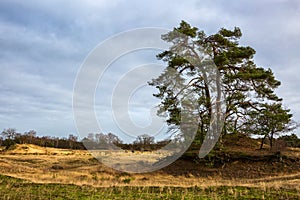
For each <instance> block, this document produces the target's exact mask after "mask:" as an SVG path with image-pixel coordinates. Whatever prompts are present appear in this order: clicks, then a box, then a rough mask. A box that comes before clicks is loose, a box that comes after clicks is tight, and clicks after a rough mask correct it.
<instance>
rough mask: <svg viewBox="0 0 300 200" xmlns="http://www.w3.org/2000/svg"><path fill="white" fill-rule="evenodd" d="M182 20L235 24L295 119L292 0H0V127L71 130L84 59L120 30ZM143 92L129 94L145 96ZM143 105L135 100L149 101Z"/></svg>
mask: <svg viewBox="0 0 300 200" xmlns="http://www.w3.org/2000/svg"><path fill="white" fill-rule="evenodd" d="M181 20H185V21H187V22H189V23H190V24H192V25H193V26H197V27H199V28H200V29H203V30H205V31H206V33H208V34H210V33H215V32H216V31H218V29H219V28H221V27H225V28H233V27H235V26H238V27H240V28H241V30H242V31H243V38H242V40H241V43H242V44H244V45H249V46H251V47H253V48H254V49H255V50H256V51H257V54H256V56H255V61H256V63H257V64H258V65H259V66H264V67H266V68H271V69H272V70H273V71H274V73H275V75H276V77H277V79H279V80H280V81H281V82H282V85H281V87H280V89H278V90H277V93H278V95H280V96H281V97H283V99H284V105H285V106H286V107H288V108H290V109H291V110H292V113H293V114H294V119H295V120H296V121H300V89H299V85H300V80H299V74H300V68H299V63H300V55H299V54H300V50H299V47H300V37H299V35H300V23H299V20H300V1H298V0H252V1H241V0H230V1H222V0H217V1H211V0H201V1H199V0H189V1H177V0H172V1H171V0H165V1H163V0H157V1H156V0H153V1H140V0H132V1H125V0H114V1H109V0H98V1H92V0H86V1H79V0H44V1H37V0H36V1H33V0H27V1H22V0H19V1H16V0H1V1H0V49H1V51H0V105H1V106H0V129H4V128H9V127H11V128H16V129H17V130H18V131H20V132H24V131H28V130H30V129H34V130H36V131H37V132H38V133H39V134H40V135H52V136H67V135H68V134H70V133H73V134H75V133H76V127H75V123H74V119H73V111H72V94H73V85H74V81H75V78H76V76H77V73H78V71H79V70H80V67H81V66H82V63H83V62H84V60H85V58H86V56H87V55H89V53H90V52H91V51H92V50H93V49H94V48H95V47H96V46H97V45H98V44H99V43H101V42H102V41H104V40H105V39H107V38H109V37H111V36H113V35H115V34H118V33H120V32H123V31H127V30H130V29H134V28H143V27H160V28H166V29H172V28H173V27H174V26H177V25H178V24H179V22H180V21H181ZM151 53H152V54H153V55H155V53H157V52H150V53H149V52H147V51H145V52H142V53H140V54H134V55H128V57H127V58H120V59H119V60H118V61H117V62H115V63H114V66H115V67H114V69H120V70H121V68H122V66H124V65H129V64H130V65H142V64H143V63H149V62H156V61H155V58H154V59H153V60H152V61H151V59H150V60H149V58H150V57H151V56H150V55H152V54H151ZM122 59H123V60H122ZM133 61H135V62H133ZM116 71H118V70H116ZM108 74H109V73H108ZM108 81H109V79H108ZM102 87H104V88H102V90H101V87H99V88H98V90H99V91H100V92H101V91H102V92H103V91H105V90H112V88H110V87H107V88H109V89H107V88H106V87H105V84H104V86H102ZM98 90H97V91H98ZM144 90H146V89H143V88H141V89H140V93H136V94H135V95H133V97H132V99H140V100H141V99H143V98H144V97H145V96H144V95H142V94H143V92H145V91H144ZM147 91H149V90H147ZM139 96H140V97H139ZM98 97H99V98H100V99H101V95H99V96H98ZM98 97H97V96H96V99H97V98H98ZM100 99H99V102H101V100H100ZM142 102H144V100H143V101H140V102H138V101H137V102H136V103H140V104H144V106H145V105H148V104H147V103H142ZM151 102H152V101H151ZM151 102H150V104H151ZM152 103H153V102H152ZM99 106H100V107H101V103H99ZM129 107H130V105H129ZM143 111H144V110H143V109H142V108H141V110H140V112H135V116H136V119H137V121H136V123H137V124H139V123H143V121H145V120H144V119H146V121H147V119H148V118H149V116H150V115H149V113H148V114H142V115H140V114H138V113H141V112H143ZM132 113H134V112H132ZM96 114H97V116H99V120H100V121H102V123H104V124H105V123H106V121H105V119H106V118H107V117H106V115H105V112H104V111H103V110H101V109H100V110H99V112H98V111H96ZM133 116H134V114H133ZM139 119H143V120H139ZM148 121H149V119H148ZM147 123H148V122H147ZM140 125H141V126H143V125H145V124H140ZM107 126H110V124H109V122H107ZM114 130H115V129H114V128H112V131H114ZM104 131H109V130H106V129H105V130H104Z"/></svg>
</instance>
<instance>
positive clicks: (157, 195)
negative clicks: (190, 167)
mask: <svg viewBox="0 0 300 200" xmlns="http://www.w3.org/2000/svg"><path fill="white" fill-rule="evenodd" d="M0 194H2V195H1V196H0V199H16V200H17V199H107V200H108V199H299V198H300V195H299V194H298V191H297V190H296V189H274V188H269V189H267V190H262V189H261V188H255V187H240V186H236V187H230V186H220V187H207V188H201V187H197V186H195V187H188V188H183V187H163V186H161V187H154V186H152V187H151V186H150V187H137V186H136V187H133V186H123V187H109V188H107V187H102V188H101V187H92V186H76V185H67V184H37V183H31V182H28V181H24V180H22V179H16V178H12V177H8V176H3V175H0Z"/></svg>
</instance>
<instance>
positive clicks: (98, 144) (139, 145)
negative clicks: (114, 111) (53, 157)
mask: <svg viewBox="0 0 300 200" xmlns="http://www.w3.org/2000/svg"><path fill="white" fill-rule="evenodd" d="M169 142H170V141H169V140H162V141H157V142H156V141H155V138H154V137H153V136H149V135H147V134H142V135H139V136H137V138H136V139H135V140H134V141H133V142H132V143H124V142H123V141H122V140H121V139H120V138H119V137H118V136H117V135H115V134H113V133H108V134H104V133H89V134H88V135H87V137H84V138H83V139H82V140H79V139H78V137H77V136H75V135H73V134H70V135H69V136H68V137H62V138H59V137H52V136H37V133H36V131H34V130H30V131H27V132H24V133H19V132H17V131H16V129H15V128H8V129H4V130H3V131H2V132H1V134H0V146H5V147H6V148H7V149H8V148H9V147H11V146H13V145H15V144H34V145H38V146H41V147H53V148H62V149H74V150H86V149H116V148H121V149H124V150H130V151H152V150H157V149H160V148H162V147H164V146H165V145H167V144H168V143H169Z"/></svg>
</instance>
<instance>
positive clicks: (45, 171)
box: [0, 145, 300, 189]
mask: <svg viewBox="0 0 300 200" xmlns="http://www.w3.org/2000/svg"><path fill="white" fill-rule="evenodd" d="M293 152H295V153H293ZM299 153H300V152H299V150H294V151H287V152H286V154H287V155H289V156H291V155H293V156H299ZM120 154H121V153H120V152H117V156H116V157H120V156H128V153H127V154H126V153H124V155H120ZM110 156H113V155H110ZM144 156H150V157H151V156H152V155H150V154H144ZM254 165H256V166H254ZM259 167H260V168H259ZM272 167H275V166H273V164H270V165H267V166H266V163H256V164H253V163H252V165H251V163H248V164H247V163H241V162H233V163H231V164H229V165H226V166H223V168H211V167H207V166H204V165H201V164H198V165H197V164H195V163H191V162H187V161H177V162H175V163H174V164H172V165H170V166H168V167H166V168H164V169H162V170H159V171H156V172H152V173H143V174H128V173H124V172H119V171H116V170H113V169H111V168H108V167H106V166H104V165H103V164H101V163H100V162H98V161H97V160H96V159H95V158H93V157H92V156H91V154H89V153H88V152H87V151H81V150H76V151H72V150H63V149H54V148H42V147H38V146H35V145H17V147H16V149H14V150H11V151H8V152H5V153H3V152H2V153H0V174H4V175H9V176H12V177H16V178H22V179H27V180H30V181H32V182H35V183H65V184H75V185H90V186H95V187H111V186H164V187H165V186H175V187H192V186H199V187H204V188H207V187H211V186H247V187H259V188H262V189H265V188H271V187H272V188H296V189H298V188H300V169H298V170H295V169H293V170H290V168H289V166H283V168H282V171H278V169H277V168H278V166H276V167H277V168H276V170H272ZM238 170H240V171H238ZM264 170H265V171H264ZM272 171H274V172H272Z"/></svg>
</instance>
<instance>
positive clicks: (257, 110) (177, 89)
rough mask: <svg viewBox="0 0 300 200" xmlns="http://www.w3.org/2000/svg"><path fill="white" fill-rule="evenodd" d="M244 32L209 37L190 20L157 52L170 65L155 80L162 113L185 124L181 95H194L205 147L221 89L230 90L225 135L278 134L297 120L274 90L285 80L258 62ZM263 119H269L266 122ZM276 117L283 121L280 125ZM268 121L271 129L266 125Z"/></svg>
mask: <svg viewBox="0 0 300 200" xmlns="http://www.w3.org/2000/svg"><path fill="white" fill-rule="evenodd" d="M241 36H242V33H241V30H240V29H239V28H237V27H236V28H234V30H227V29H224V28H222V29H221V30H220V31H219V32H217V33H216V34H213V35H209V36H207V35H206V34H205V33H204V31H199V30H198V28H196V27H192V26H190V25H189V24H188V23H187V22H185V21H182V22H181V23H180V26H179V27H177V28H174V29H173V31H171V32H169V33H167V34H165V35H163V36H162V39H163V40H164V41H166V42H168V43H171V47H170V49H168V50H166V51H164V52H162V53H160V54H159V55H158V56H157V57H158V59H161V60H163V61H165V62H166V63H167V68H166V70H165V71H164V72H163V73H162V74H161V75H160V76H159V77H157V78H155V79H153V80H152V81H151V82H149V84H150V85H152V86H155V87H156V88H157V89H158V93H157V94H154V95H155V96H156V97H158V98H160V99H161V104H160V110H159V114H162V113H165V114H166V113H167V116H168V119H167V122H168V124H169V125H170V126H171V127H173V128H174V127H175V128H176V127H177V128H179V126H180V122H181V121H180V120H181V117H180V115H181V114H182V112H183V107H182V104H181V103H180V102H181V99H180V98H182V96H184V95H187V94H189V95H190V94H193V98H194V100H196V101H195V102H197V103H198V105H197V106H196V108H195V112H196V113H197V116H198V117H199V120H198V123H199V124H198V131H197V134H196V137H195V139H194V145H199V146H200V144H201V143H202V142H203V140H204V139H205V137H206V136H207V133H208V131H209V127H210V125H211V117H212V112H213V111H212V108H213V106H214V102H218V100H221V99H220V95H221V94H220V93H218V92H219V91H221V92H222V95H224V98H223V99H224V105H225V108H224V109H222V112H223V113H224V126H223V128H222V135H225V134H234V133H241V134H243V133H245V134H249V133H250V134H257V135H263V136H266V135H270V137H273V136H271V135H273V134H272V133H274V131H273V130H275V129H276V131H283V130H284V127H285V126H286V125H287V124H289V123H290V121H291V117H292V115H291V114H290V113H289V110H285V109H283V108H282V103H281V101H282V99H281V98H279V97H278V96H277V95H276V94H275V92H274V90H275V89H276V88H277V87H278V86H279V85H280V82H279V81H278V80H276V79H275V77H274V74H273V72H272V70H271V69H266V68H263V67H258V66H257V65H256V64H255V62H254V59H253V57H254V54H255V53H256V52H255V50H254V49H253V48H251V47H249V46H241V45H240V44H239V40H240V38H241ZM209 61H212V62H213V63H214V66H215V68H216V69H217V72H216V73H214V72H212V71H211V70H209V68H206V66H207V65H210V64H209ZM172 70H173V71H175V72H176V73H172ZM212 74H213V76H214V80H216V83H215V84H214V87H210V86H211V80H212V79H210V78H209V77H210V76H212ZM218 84H219V85H218ZM212 89H214V90H215V92H217V96H216V98H217V99H215V98H214V99H213V97H212V91H211V90H212ZM218 98H219V99H218ZM218 109H219V110H218ZM218 109H217V111H220V108H218ZM263 118H265V119H269V120H267V122H263V121H261V119H263ZM281 119H282V120H281ZM276 121H280V125H278V123H276ZM260 123H264V124H261V125H259V124H260ZM255 124H258V125H257V126H255ZM266 126H268V127H269V129H268V130H265V128H264V127H266ZM272 126H274V127H272ZM254 127H255V128H254ZM251 128H253V130H251Z"/></svg>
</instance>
